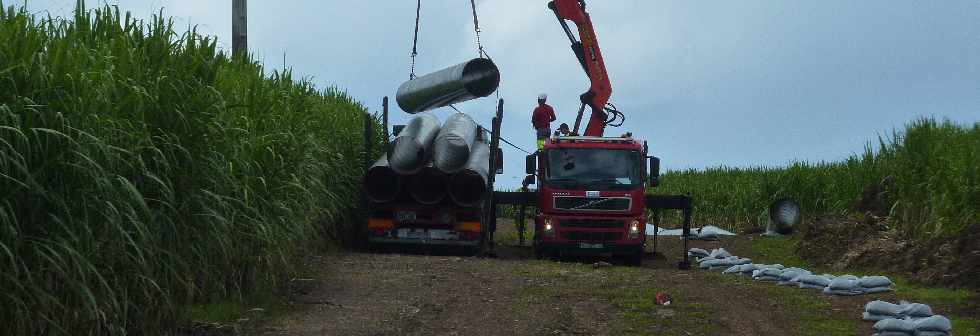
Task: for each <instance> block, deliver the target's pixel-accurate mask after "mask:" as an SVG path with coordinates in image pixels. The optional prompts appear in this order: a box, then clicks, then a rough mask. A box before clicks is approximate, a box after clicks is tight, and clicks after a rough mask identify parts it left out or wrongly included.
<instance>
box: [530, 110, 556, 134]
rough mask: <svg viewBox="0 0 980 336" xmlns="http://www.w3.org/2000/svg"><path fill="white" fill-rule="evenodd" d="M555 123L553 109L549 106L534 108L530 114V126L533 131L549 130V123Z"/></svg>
mask: <svg viewBox="0 0 980 336" xmlns="http://www.w3.org/2000/svg"><path fill="white" fill-rule="evenodd" d="M552 121H555V109H553V108H551V105H548V104H541V105H538V107H535V108H534V113H532V114H531V124H532V125H534V129H540V128H549V129H550V128H551V122H552Z"/></svg>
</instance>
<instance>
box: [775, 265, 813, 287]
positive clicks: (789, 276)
mask: <svg viewBox="0 0 980 336" xmlns="http://www.w3.org/2000/svg"><path fill="white" fill-rule="evenodd" d="M807 274H810V271H807V270H805V269H802V268H795V267H792V268H787V269H784V270H783V271H782V272H781V273H779V285H782V286H797V285H798V284H799V277H800V276H801V275H807ZM794 280H795V281H794Z"/></svg>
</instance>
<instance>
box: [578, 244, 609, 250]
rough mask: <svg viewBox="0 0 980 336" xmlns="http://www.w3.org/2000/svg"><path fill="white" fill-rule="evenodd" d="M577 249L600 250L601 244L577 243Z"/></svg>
mask: <svg viewBox="0 0 980 336" xmlns="http://www.w3.org/2000/svg"><path fill="white" fill-rule="evenodd" d="M578 247H579V248H584V249H601V248H602V247H603V246H602V244H589V243H578Z"/></svg>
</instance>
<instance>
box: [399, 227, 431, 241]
mask: <svg viewBox="0 0 980 336" xmlns="http://www.w3.org/2000/svg"><path fill="white" fill-rule="evenodd" d="M398 238H407V239H427V238H429V234H428V232H426V231H425V229H418V230H416V229H399V230H398Z"/></svg>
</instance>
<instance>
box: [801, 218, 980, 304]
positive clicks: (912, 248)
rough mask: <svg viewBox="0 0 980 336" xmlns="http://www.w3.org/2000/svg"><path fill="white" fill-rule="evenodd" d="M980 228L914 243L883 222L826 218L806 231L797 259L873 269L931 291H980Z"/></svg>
mask: <svg viewBox="0 0 980 336" xmlns="http://www.w3.org/2000/svg"><path fill="white" fill-rule="evenodd" d="M977 242H980V225H975V226H974V227H973V228H968V229H966V230H964V233H963V234H961V235H957V236H954V237H952V238H933V239H911V238H909V237H906V236H904V235H902V234H901V233H900V231H898V230H896V229H893V228H890V227H889V225H888V221H887V219H885V218H882V217H874V216H871V215H868V216H851V217H840V216H822V217H817V218H815V219H813V220H811V221H809V222H808V223H807V224H806V225H804V226H803V228H802V229H801V239H800V241H799V244H798V245H797V254H799V255H800V257H802V258H804V259H805V260H806V261H808V262H810V263H813V264H814V265H820V266H826V267H830V268H832V269H836V270H849V269H872V270H882V271H887V272H890V273H894V274H901V275H903V276H906V277H907V278H909V279H912V280H915V281H918V282H921V283H924V284H930V285H943V286H954V287H968V288H972V289H978V288H980V245H977Z"/></svg>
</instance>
